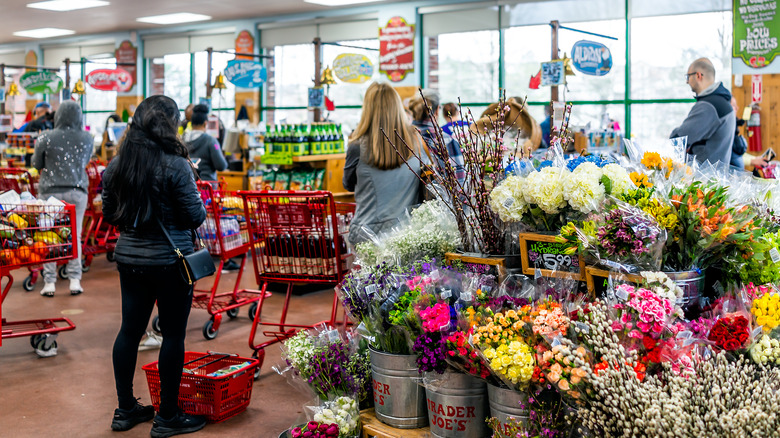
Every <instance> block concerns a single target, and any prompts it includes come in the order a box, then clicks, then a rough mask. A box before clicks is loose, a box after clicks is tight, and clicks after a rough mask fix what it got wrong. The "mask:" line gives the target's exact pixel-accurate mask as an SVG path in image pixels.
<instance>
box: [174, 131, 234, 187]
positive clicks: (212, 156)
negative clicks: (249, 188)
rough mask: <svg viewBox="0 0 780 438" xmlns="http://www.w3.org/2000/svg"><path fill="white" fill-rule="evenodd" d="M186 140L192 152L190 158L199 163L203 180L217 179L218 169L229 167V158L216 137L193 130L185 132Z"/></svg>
mask: <svg viewBox="0 0 780 438" xmlns="http://www.w3.org/2000/svg"><path fill="white" fill-rule="evenodd" d="M184 142H185V143H186V144H187V150H189V152H190V159H191V160H192V161H193V162H197V163H198V175H199V176H200V179H202V180H203V181H216V180H217V171H218V170H225V169H227V166H228V163H227V160H225V156H224V155H222V150H221V149H220V148H219V142H217V140H216V139H215V138H214V137H212V136H210V135H208V134H206V133H205V132H203V131H194V130H193V131H188V132H185V133H184ZM198 160H200V161H198Z"/></svg>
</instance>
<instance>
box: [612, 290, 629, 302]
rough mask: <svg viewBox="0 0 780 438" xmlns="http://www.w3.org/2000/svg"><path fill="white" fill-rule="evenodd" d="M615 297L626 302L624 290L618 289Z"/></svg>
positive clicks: (626, 295) (626, 294) (626, 296)
mask: <svg viewBox="0 0 780 438" xmlns="http://www.w3.org/2000/svg"><path fill="white" fill-rule="evenodd" d="M615 295H616V296H617V297H618V298H620V299H621V300H622V301H626V300H628V292H626V291H625V290H624V289H618V290H617V292H615Z"/></svg>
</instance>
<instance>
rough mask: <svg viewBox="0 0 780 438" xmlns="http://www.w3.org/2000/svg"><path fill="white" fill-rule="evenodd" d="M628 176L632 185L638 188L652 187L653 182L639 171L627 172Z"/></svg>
mask: <svg viewBox="0 0 780 438" xmlns="http://www.w3.org/2000/svg"><path fill="white" fill-rule="evenodd" d="M629 177H630V178H631V181H633V183H634V185H635V186H637V187H640V188H648V189H649V188H651V187H653V183H652V182H650V180H649V179H648V178H647V175H645V174H644V173H640V172H631V173H630V174H629Z"/></svg>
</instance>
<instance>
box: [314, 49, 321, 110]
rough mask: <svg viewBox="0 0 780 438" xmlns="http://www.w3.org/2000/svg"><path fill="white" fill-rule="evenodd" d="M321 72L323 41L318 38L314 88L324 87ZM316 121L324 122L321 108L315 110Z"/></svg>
mask: <svg viewBox="0 0 780 438" xmlns="http://www.w3.org/2000/svg"><path fill="white" fill-rule="evenodd" d="M320 72H322V40H321V39H320V38H319V37H317V38H314V87H315V88H317V87H320V86H322V82H321V81H322V79H321V78H320ZM314 121H315V122H321V121H322V110H321V109H319V108H315V109H314Z"/></svg>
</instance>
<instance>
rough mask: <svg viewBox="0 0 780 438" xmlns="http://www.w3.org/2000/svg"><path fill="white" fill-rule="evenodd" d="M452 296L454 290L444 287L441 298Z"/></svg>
mask: <svg viewBox="0 0 780 438" xmlns="http://www.w3.org/2000/svg"><path fill="white" fill-rule="evenodd" d="M451 296H452V291H451V290H449V289H444V290H443V291H441V299H442V300H446V299H448V298H450V297H451Z"/></svg>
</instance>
